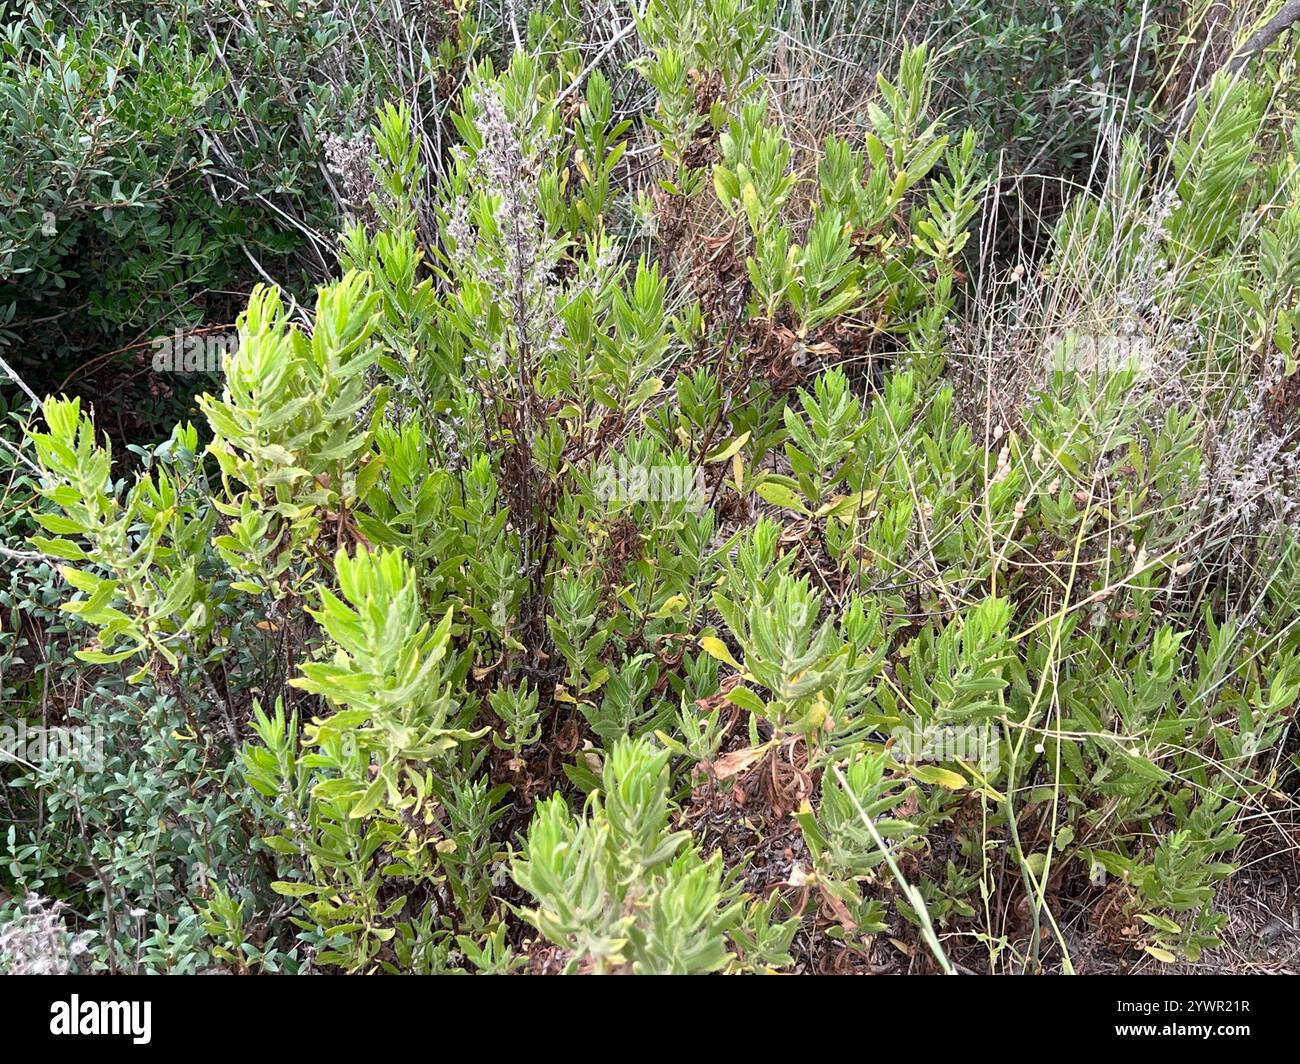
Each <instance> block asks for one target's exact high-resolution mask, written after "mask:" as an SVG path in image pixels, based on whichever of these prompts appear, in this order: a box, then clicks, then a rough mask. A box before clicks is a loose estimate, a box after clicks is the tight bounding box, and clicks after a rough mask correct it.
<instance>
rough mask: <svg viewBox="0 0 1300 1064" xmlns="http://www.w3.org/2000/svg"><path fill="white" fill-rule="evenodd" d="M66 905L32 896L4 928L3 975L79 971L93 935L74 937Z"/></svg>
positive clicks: (0, 943) (0, 944)
mask: <svg viewBox="0 0 1300 1064" xmlns="http://www.w3.org/2000/svg"><path fill="white" fill-rule="evenodd" d="M63 908H64V906H63V904H62V903H60V902H58V901H52V900H50V899H48V898H42V897H41V896H40V895H39V894H28V895H27V898H26V900H25V901H24V902H23V908H22V911H21V912H20V913H18V914H17V915H16V916H15V917H14V918H13V919H11V920H10V921H8V922H7V923H5V924H3V925H0V971H3V972H5V973H6V974H8V975H68V974H70V973H72V972H75V971H77V970H78V969H79V967H80V965H81V958H82V957H84V956H86V954H87V953H88V952H89V949H90V940H91V939H92V938H94V932H93V931H82V932H79V933H73V932H72V931H70V930H69V929H68V925H67V923H66V922H65V921H64V919H63V917H62V915H60V914H61V910H62V909H63Z"/></svg>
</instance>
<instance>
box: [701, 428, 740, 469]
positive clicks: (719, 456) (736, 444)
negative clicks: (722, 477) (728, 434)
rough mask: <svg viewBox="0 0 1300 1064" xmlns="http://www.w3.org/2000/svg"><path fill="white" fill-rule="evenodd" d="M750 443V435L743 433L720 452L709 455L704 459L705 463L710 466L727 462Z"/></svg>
mask: <svg viewBox="0 0 1300 1064" xmlns="http://www.w3.org/2000/svg"><path fill="white" fill-rule="evenodd" d="M748 442H749V433H748V432H742V433H741V434H740V435H739V436H737V437H736V438H735V439H734V440H732V441H731V442H730V443H728V444H727V445H726V446H725V447H723V448H722V449H721V450H720V451H714V452H713V454H711V455H709V457H708V458H706V459H704V461H705V462H706V463H708V464H709V465H712V464H713V463H714V462H725V461H726V460H727V459H728V458H730V457H731V456H732V455H733V454H736V453H738V452H739V451H740V449H741V448H742V447H744V446H745V444H746V443H748Z"/></svg>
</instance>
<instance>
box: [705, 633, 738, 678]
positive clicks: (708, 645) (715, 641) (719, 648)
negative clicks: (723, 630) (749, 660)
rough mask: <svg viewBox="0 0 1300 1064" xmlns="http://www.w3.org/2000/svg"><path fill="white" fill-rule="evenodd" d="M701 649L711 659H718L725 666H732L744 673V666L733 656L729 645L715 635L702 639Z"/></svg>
mask: <svg viewBox="0 0 1300 1064" xmlns="http://www.w3.org/2000/svg"><path fill="white" fill-rule="evenodd" d="M700 649H701V650H703V651H704V653H706V654H708V655H709V657H711V658H717V659H718V660H719V661H721V662H723V663H724V664H727V665H730V666H731V667H732V668H733V669H736V670H737V671H744V668H745V667H744V666H743V665H742V664H741V663H740V662H738V661H737V660H736V659H735V657H733V656H732V653H731V651H730V650H728V649H727V644H726V643H724V642H723V641H722V640H721V639H719V638H718V637H717V636H715V635H705V636H701V637H700Z"/></svg>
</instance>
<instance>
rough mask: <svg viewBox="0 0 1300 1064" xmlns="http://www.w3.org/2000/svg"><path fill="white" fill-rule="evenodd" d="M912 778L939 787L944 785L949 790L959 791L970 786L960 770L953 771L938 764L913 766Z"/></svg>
mask: <svg viewBox="0 0 1300 1064" xmlns="http://www.w3.org/2000/svg"><path fill="white" fill-rule="evenodd" d="M912 779H914V780H919V781H920V782H921V783H930V784H934V785H937V786H939V787H946V788H947V789H948V790H950V791H960V790H962V789H964V788H966V787H969V786H970V783H969V782H968V781H967V779H966V777H965V776H963V775H962V774H961V773H960V772H953V771H952V770H951V769H946V768H940V767H939V766H938V765H915V766H913V768H912Z"/></svg>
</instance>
